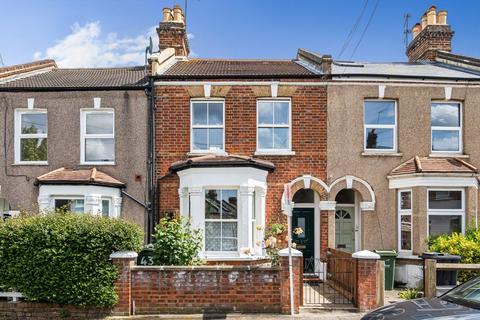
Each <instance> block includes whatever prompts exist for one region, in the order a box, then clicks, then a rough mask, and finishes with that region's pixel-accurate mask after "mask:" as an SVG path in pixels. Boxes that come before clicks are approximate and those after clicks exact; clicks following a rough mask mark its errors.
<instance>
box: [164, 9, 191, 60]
mask: <svg viewBox="0 0 480 320" xmlns="http://www.w3.org/2000/svg"><path fill="white" fill-rule="evenodd" d="M157 34H158V40H159V49H160V52H162V50H164V49H167V48H173V49H175V55H176V56H185V57H186V56H188V54H189V53H190V49H189V47H188V38H187V30H186V26H185V16H184V15H183V10H182V8H181V7H180V6H179V5H175V7H174V8H173V9H170V8H164V9H163V20H162V22H160V25H159V26H158V28H157Z"/></svg>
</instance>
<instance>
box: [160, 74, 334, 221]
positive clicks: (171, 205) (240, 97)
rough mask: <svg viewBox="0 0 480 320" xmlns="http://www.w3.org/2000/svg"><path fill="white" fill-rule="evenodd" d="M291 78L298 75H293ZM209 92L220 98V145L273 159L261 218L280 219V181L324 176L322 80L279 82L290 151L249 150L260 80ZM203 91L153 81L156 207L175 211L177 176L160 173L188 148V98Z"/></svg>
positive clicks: (264, 94) (265, 93) (265, 94)
mask: <svg viewBox="0 0 480 320" xmlns="http://www.w3.org/2000/svg"><path fill="white" fill-rule="evenodd" d="M295 81H304V80H302V79H296V80H295ZM212 84H213V86H212V97H215V98H223V99H225V151H226V152H228V153H230V154H238V155H244V156H250V157H256V158H259V159H265V160H268V161H271V162H273V163H274V164H275V166H276V169H275V171H274V172H272V173H270V174H269V175H268V177H267V183H268V190H267V195H266V222H267V225H268V224H270V223H273V222H285V217H284V216H283V215H282V214H281V196H282V193H283V185H284V184H285V183H287V182H290V181H292V180H293V179H295V178H297V177H299V176H301V175H304V174H310V175H313V176H315V177H317V178H320V179H322V180H325V179H326V173H325V171H326V150H327V91H326V87H324V86H281V85H280V86H279V89H278V91H279V92H278V96H279V97H283V98H291V101H292V104H291V106H292V121H291V124H292V137H291V139H292V149H293V151H294V152H295V155H293V156H254V153H255V150H256V141H257V140H256V139H257V138H256V128H257V122H256V112H257V111H256V110H257V99H259V98H269V97H270V88H269V84H267V85H266V86H265V87H263V86H247V85H246V86H215V85H214V82H212ZM202 96H203V87H201V86H156V119H155V121H156V125H155V130H156V158H157V177H159V178H160V189H159V193H160V199H159V203H160V208H159V209H160V213H162V212H178V210H179V197H178V187H179V179H178V176H177V175H171V176H165V175H166V174H167V173H168V168H169V167H170V165H171V164H172V163H174V162H175V161H179V160H184V159H186V158H187V157H188V153H189V152H190V100H191V99H192V98H199V97H202Z"/></svg>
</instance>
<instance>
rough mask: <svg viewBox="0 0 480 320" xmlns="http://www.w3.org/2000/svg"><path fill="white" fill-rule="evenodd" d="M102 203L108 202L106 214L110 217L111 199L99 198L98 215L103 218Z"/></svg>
mask: <svg viewBox="0 0 480 320" xmlns="http://www.w3.org/2000/svg"><path fill="white" fill-rule="evenodd" d="M103 201H108V214H107V217H109V218H110V217H111V216H112V199H111V198H104V197H102V198H100V215H101V216H102V217H103Z"/></svg>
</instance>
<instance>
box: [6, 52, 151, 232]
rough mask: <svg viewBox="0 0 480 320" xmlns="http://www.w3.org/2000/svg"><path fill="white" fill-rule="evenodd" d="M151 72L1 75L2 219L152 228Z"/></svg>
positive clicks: (28, 70) (40, 65) (39, 68)
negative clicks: (86, 220)
mask: <svg viewBox="0 0 480 320" xmlns="http://www.w3.org/2000/svg"><path fill="white" fill-rule="evenodd" d="M147 83H148V79H147V78H146V71H145V68H144V67H131V68H97V69H65V68H58V67H57V65H56V64H55V62H54V61H52V60H46V61H38V62H34V63H29V64H25V65H19V66H12V67H5V68H0V114H1V116H0V119H1V120H0V128H2V129H1V132H0V140H1V141H2V145H3V147H2V149H1V151H0V155H1V158H2V159H1V164H0V167H1V170H0V188H1V189H0V212H1V213H2V214H4V215H11V214H15V213H16V212H18V211H19V210H29V211H34V212H35V211H40V212H46V211H49V210H52V209H54V208H60V207H62V208H67V209H69V210H71V211H73V212H79V213H90V214H95V215H103V216H108V217H126V218H129V219H131V220H134V221H135V222H137V223H138V224H140V225H141V226H145V228H146V227H147V225H146V224H147V219H146V218H145V217H146V216H147V214H146V209H145V207H144V206H143V205H144V204H145V203H146V201H148V194H147V191H148V188H147V179H148V175H147V166H146V155H147V142H146V141H147V140H146V137H147V114H148V109H147V108H148V103H147V101H148V99H147V95H146V94H145V86H146V84H147Z"/></svg>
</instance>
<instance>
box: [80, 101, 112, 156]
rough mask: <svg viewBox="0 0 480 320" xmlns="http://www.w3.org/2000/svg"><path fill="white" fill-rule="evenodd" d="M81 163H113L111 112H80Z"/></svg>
mask: <svg viewBox="0 0 480 320" xmlns="http://www.w3.org/2000/svg"><path fill="white" fill-rule="evenodd" d="M81 134H82V140H81V148H82V150H81V156H82V159H81V162H82V163H84V164H113V163H114V162H115V120H114V112H113V110H106V111H104V110H102V111H82V125H81Z"/></svg>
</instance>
